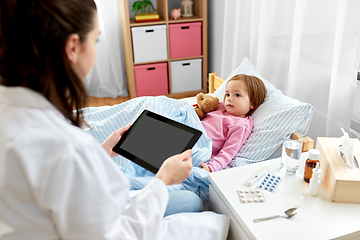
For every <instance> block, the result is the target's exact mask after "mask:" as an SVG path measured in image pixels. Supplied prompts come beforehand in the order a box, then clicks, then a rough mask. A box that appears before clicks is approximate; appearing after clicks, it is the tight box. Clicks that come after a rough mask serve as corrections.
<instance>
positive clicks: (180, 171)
mask: <svg viewBox="0 0 360 240" xmlns="http://www.w3.org/2000/svg"><path fill="white" fill-rule="evenodd" d="M191 155H192V150H191V149H189V150H186V151H185V152H183V153H181V154H177V155H174V156H172V157H169V158H168V159H166V160H165V161H164V162H163V164H162V165H161V167H160V169H159V171H158V172H157V173H156V175H155V177H156V178H160V179H161V180H163V181H164V183H165V185H172V184H180V183H182V182H183V181H184V180H185V179H186V178H187V177H188V176H190V173H191V169H192V166H193V165H192V161H191Z"/></svg>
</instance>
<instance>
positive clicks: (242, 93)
mask: <svg viewBox="0 0 360 240" xmlns="http://www.w3.org/2000/svg"><path fill="white" fill-rule="evenodd" d="M265 96H266V87H265V85H264V83H263V82H262V81H261V80H260V79H259V78H257V77H255V76H249V75H245V74H239V75H235V76H233V77H232V78H231V79H230V80H229V81H228V83H227V85H226V91H225V96H224V101H223V103H221V102H219V103H218V106H217V109H216V110H215V111H213V112H210V113H208V114H207V115H206V117H205V118H204V119H203V120H201V122H202V124H203V126H204V128H205V130H206V133H207V135H208V137H209V138H210V139H211V140H212V154H211V159H210V161H209V162H206V163H201V164H200V167H201V168H202V169H204V170H206V171H209V172H215V171H219V170H221V169H223V168H224V167H226V166H227V165H228V164H229V163H230V161H231V159H232V158H233V157H234V156H235V154H236V153H237V152H238V150H239V149H240V147H241V146H242V145H243V144H244V142H245V140H246V139H247V138H248V137H249V136H250V133H251V130H252V127H253V120H252V117H251V114H252V113H253V112H254V111H255V110H256V109H257V108H258V107H259V106H260V105H261V104H262V103H263V102H264V100H265Z"/></svg>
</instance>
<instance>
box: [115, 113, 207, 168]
mask: <svg viewBox="0 0 360 240" xmlns="http://www.w3.org/2000/svg"><path fill="white" fill-rule="evenodd" d="M201 134H202V132H201V131H199V130H197V129H195V128H192V127H189V126H187V125H185V124H182V123H179V122H176V121H174V120H171V119H169V118H166V117H164V116H161V115H159V114H157V113H154V112H151V111H148V110H144V111H143V112H142V113H141V114H140V116H139V117H138V118H137V119H136V120H135V122H134V123H133V124H132V126H131V127H130V128H129V130H128V131H126V132H125V133H124V135H123V136H122V137H121V139H120V141H119V142H118V143H117V144H116V145H115V147H114V148H113V151H114V152H116V153H118V154H120V155H122V156H124V157H126V158H127V159H129V160H131V161H133V162H134V163H136V164H138V165H140V166H142V167H144V168H145V169H147V170H149V171H151V172H153V173H155V174H156V173H157V171H158V170H159V168H160V166H161V164H162V163H163V162H164V161H165V160H166V159H167V158H168V157H171V156H173V155H175V154H179V153H182V152H183V151H185V150H187V149H191V148H192V147H193V146H194V144H195V143H196V141H197V140H198V139H199V138H200V136H201Z"/></svg>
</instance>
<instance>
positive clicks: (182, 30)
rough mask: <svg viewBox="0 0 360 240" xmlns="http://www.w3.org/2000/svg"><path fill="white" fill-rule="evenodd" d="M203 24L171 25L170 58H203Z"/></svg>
mask: <svg viewBox="0 0 360 240" xmlns="http://www.w3.org/2000/svg"><path fill="white" fill-rule="evenodd" d="M201 24H202V23H201V22H192V23H177V24H169V39H170V40H169V42H170V58H184V57H193V56H201Z"/></svg>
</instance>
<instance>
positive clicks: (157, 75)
mask: <svg viewBox="0 0 360 240" xmlns="http://www.w3.org/2000/svg"><path fill="white" fill-rule="evenodd" d="M134 72H135V85H136V96H137V97H141V96H158V95H167V94H169V87H168V74H167V63H156V64H146V65H137V66H134Z"/></svg>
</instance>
